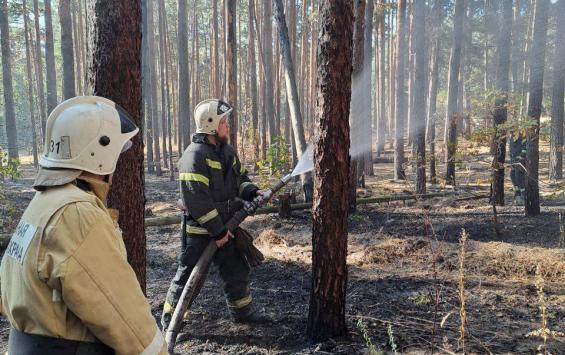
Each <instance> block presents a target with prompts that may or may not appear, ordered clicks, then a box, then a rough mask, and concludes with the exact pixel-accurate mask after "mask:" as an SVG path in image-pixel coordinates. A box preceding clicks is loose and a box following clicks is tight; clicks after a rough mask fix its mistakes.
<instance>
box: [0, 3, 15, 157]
mask: <svg viewBox="0 0 565 355" xmlns="http://www.w3.org/2000/svg"><path fill="white" fill-rule="evenodd" d="M0 34H1V36H0V46H1V47H2V51H1V52H2V84H3V85H4V86H3V91H4V118H5V121H6V137H7V138H8V159H10V160H17V159H19V154H18V129H17V127H16V112H15V110H14V89H13V86H12V51H11V49H10V22H9V17H8V0H2V3H1V4H0Z"/></svg>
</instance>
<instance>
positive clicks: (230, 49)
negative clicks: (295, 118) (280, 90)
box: [226, 0, 272, 151]
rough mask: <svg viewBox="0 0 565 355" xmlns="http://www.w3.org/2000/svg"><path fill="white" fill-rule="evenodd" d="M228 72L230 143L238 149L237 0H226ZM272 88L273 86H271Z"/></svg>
mask: <svg viewBox="0 0 565 355" xmlns="http://www.w3.org/2000/svg"><path fill="white" fill-rule="evenodd" d="M226 1H227V6H226V48H227V52H226V72H227V76H228V98H229V103H230V105H231V106H232V107H233V111H232V112H231V115H230V119H231V122H230V144H231V145H232V146H233V147H234V148H235V150H236V151H237V128H238V122H237V120H238V118H237V112H238V109H237V39H236V36H235V31H236V22H235V19H236V0H226ZM271 88H272V87H271ZM271 104H272V102H271Z"/></svg>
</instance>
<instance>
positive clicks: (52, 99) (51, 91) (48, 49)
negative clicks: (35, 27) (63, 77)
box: [44, 0, 58, 113]
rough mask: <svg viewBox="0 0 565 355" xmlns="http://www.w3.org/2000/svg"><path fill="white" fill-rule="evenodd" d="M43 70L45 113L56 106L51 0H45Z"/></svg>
mask: <svg viewBox="0 0 565 355" xmlns="http://www.w3.org/2000/svg"><path fill="white" fill-rule="evenodd" d="M44 5H45V65H46V68H45V71H46V73H47V75H46V77H47V113H51V111H53V109H54V108H55V106H57V101H58V99H57V76H56V69H55V46H54V41H53V19H52V16H51V0H45V1H44Z"/></svg>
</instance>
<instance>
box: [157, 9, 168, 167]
mask: <svg viewBox="0 0 565 355" xmlns="http://www.w3.org/2000/svg"><path fill="white" fill-rule="evenodd" d="M158 14H159V72H160V75H159V77H160V78H161V80H160V85H159V86H160V87H161V146H162V148H161V149H162V152H163V167H164V168H165V169H168V168H169V163H168V160H167V155H168V154H167V136H168V135H167V133H168V129H167V116H168V115H169V102H168V101H167V91H168V79H167V74H166V60H165V47H166V42H165V1H164V0H159V10H158Z"/></svg>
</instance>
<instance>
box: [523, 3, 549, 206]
mask: <svg viewBox="0 0 565 355" xmlns="http://www.w3.org/2000/svg"><path fill="white" fill-rule="evenodd" d="M548 8H549V0H535V12H534V28H533V40H532V57H531V64H530V88H529V95H528V96H529V100H528V118H529V119H530V120H533V121H534V127H532V128H530V129H529V132H528V144H527V151H528V152H527V157H526V196H525V210H526V215H527V216H537V215H539V214H540V204H539V182H538V179H539V129H540V117H541V110H542V99H543V74H544V67H545V47H546V39H547V17H548V14H547V13H548Z"/></svg>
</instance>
